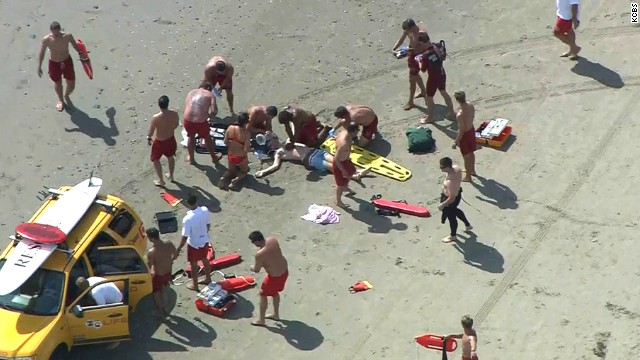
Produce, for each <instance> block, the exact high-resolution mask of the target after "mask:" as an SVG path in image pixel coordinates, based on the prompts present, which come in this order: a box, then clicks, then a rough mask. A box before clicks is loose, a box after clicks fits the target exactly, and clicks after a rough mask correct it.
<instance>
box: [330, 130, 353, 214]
mask: <svg viewBox="0 0 640 360" xmlns="http://www.w3.org/2000/svg"><path fill="white" fill-rule="evenodd" d="M346 130H347V131H341V132H340V133H338V135H337V136H336V155H335V156H334V161H333V165H332V166H333V178H334V180H335V181H336V206H338V207H341V208H345V204H344V203H343V202H342V194H343V193H344V192H345V190H346V191H347V194H348V195H353V194H355V192H354V191H352V190H351V189H349V181H350V180H351V178H352V177H353V175H354V174H355V173H356V167H355V166H354V165H353V162H351V145H352V144H353V141H354V140H357V139H358V124H356V123H355V122H350V123H349V124H347V126H346Z"/></svg>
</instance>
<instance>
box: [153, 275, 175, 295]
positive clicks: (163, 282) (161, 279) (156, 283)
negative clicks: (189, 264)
mask: <svg viewBox="0 0 640 360" xmlns="http://www.w3.org/2000/svg"><path fill="white" fill-rule="evenodd" d="M170 282H171V274H164V275H156V274H153V275H152V276H151V286H152V288H153V292H154V293H158V292H161V291H162V290H164V288H165V287H166V286H167V285H169V283H170Z"/></svg>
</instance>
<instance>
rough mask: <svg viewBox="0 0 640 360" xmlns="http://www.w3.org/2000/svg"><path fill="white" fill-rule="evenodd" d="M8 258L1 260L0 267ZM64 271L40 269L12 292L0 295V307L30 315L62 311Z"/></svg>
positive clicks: (47, 314)
mask: <svg viewBox="0 0 640 360" xmlns="http://www.w3.org/2000/svg"><path fill="white" fill-rule="evenodd" d="M5 262H6V260H4V259H3V260H0V269H2V267H3V266H4V264H5ZM63 289H64V273H62V272H59V271H52V270H47V269H42V268H41V269H38V270H37V271H36V272H35V273H34V274H33V275H31V277H30V278H29V280H27V281H25V283H24V284H22V285H20V287H18V288H17V289H16V290H14V291H13V292H12V293H9V294H6V295H0V308H2V309H7V310H10V311H18V312H21V313H24V314H29V315H41V316H51V315H55V314H57V313H58V312H59V311H60V306H61V305H62V291H63Z"/></svg>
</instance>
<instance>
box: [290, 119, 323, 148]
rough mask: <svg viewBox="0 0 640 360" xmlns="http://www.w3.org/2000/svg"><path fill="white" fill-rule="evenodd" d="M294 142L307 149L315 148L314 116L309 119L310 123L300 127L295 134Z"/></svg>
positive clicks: (316, 134)
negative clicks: (303, 145)
mask: <svg viewBox="0 0 640 360" xmlns="http://www.w3.org/2000/svg"><path fill="white" fill-rule="evenodd" d="M295 141H296V142H297V143H301V144H305V145H306V146H308V147H316V143H317V142H318V120H317V119H316V117H315V115H314V116H312V117H311V121H309V122H307V123H306V124H304V125H302V128H301V129H299V130H298V131H297V132H296V133H295Z"/></svg>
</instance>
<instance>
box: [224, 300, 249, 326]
mask: <svg viewBox="0 0 640 360" xmlns="http://www.w3.org/2000/svg"><path fill="white" fill-rule="evenodd" d="M236 296H237V297H238V298H237V301H236V304H235V305H234V306H233V308H232V309H231V310H230V311H229V312H227V313H225V316H224V318H225V319H228V320H240V319H251V318H252V317H253V311H254V310H255V306H254V305H253V303H252V302H251V301H249V300H248V299H247V298H245V297H244V296H242V295H240V294H236Z"/></svg>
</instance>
